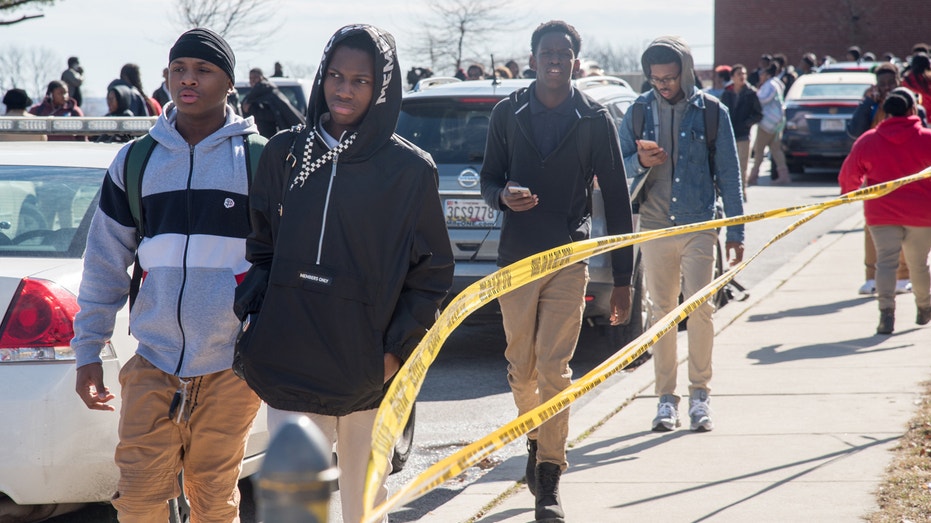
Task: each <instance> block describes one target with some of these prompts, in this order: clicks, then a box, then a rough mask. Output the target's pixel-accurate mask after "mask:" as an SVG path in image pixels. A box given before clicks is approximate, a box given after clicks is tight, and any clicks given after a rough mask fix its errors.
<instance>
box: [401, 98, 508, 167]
mask: <svg viewBox="0 0 931 523" xmlns="http://www.w3.org/2000/svg"><path fill="white" fill-rule="evenodd" d="M497 102H498V100H497V99H493V98H487V99H485V98H483V99H479V100H474V101H473V100H450V99H449V98H446V99H442V100H440V99H436V100H407V101H405V102H404V104H403V105H402V106H401V115H400V117H399V118H398V127H397V133H398V134H400V135H401V136H403V137H404V138H407V139H408V140H410V141H412V142H414V144H416V145H417V146H418V147H420V148H421V149H423V150H425V151H427V152H428V153H430V154H431V155H432V156H433V161H435V162H436V163H440V164H452V163H475V162H481V161H482V159H483V158H484V156H485V137H486V136H487V134H488V122H489V120H490V117H491V110H492V109H493V108H494V106H495V104H496V103H497Z"/></svg>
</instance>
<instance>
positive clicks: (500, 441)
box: [363, 167, 931, 522]
mask: <svg viewBox="0 0 931 523" xmlns="http://www.w3.org/2000/svg"><path fill="white" fill-rule="evenodd" d="M929 178H931V167H929V168H928V169H925V170H924V171H922V172H920V173H917V174H914V175H911V176H908V177H904V178H900V179H898V180H894V181H891V182H886V183H882V184H878V185H874V186H870V187H866V188H864V189H860V190H857V191H852V192H850V193H847V194H844V195H842V196H840V197H838V198H835V199H832V200H828V201H826V202H821V203H816V204H810V205H800V206H795V207H785V208H781V209H773V210H769V211H764V212H760V213H755V214H748V215H743V216H735V217H732V218H723V219H719V220H710V221H707V222H700V223H695V224H690V225H682V226H678V227H670V228H667V229H659V230H653V231H646V232H640V233H634V234H624V235H617V236H605V237H601V238H593V239H590V240H584V241H579V242H574V243H571V244H568V245H564V246H561V247H557V248H554V249H550V250H548V251H544V252H542V253H539V254H536V255H533V256H530V257H528V258H525V259H523V260H520V261H518V262H515V263H513V264H511V265H508V266H507V267H503V268H501V269H499V270H498V271H495V272H494V273H492V274H489V275H488V276H486V277H484V278H482V279H481V280H479V281H477V282H475V283H473V284H472V285H470V286H469V287H467V288H466V289H465V290H463V291H462V292H461V293H460V294H459V295H458V296H457V297H456V298H455V299H453V300H452V301H451V302H450V304H449V305H448V306H447V307H446V309H445V310H444V311H443V313H442V314H441V315H440V317H439V318H438V319H437V321H436V323H435V324H434V326H433V327H432V328H431V329H430V330H429V331H428V332H427V334H426V336H425V337H424V339H423V340H422V341H421V342H420V344H418V345H417V347H416V348H415V349H414V351H413V352H412V353H411V356H410V357H409V358H408V360H407V361H406V362H405V364H404V365H403V366H402V367H401V369H400V370H399V371H398V373H397V375H396V376H395V378H394V380H393V382H392V384H391V386H390V387H389V388H388V391H387V393H386V395H385V399H384V400H383V401H382V404H381V405H380V406H379V409H378V413H377V415H376V418H375V426H374V428H373V433H372V451H371V454H370V457H369V467H368V473H367V475H366V483H365V491H364V495H363V500H364V505H365V507H372V505H373V504H374V497H375V492H376V491H377V489H378V488H379V486H380V485H381V484H382V482H383V481H384V475H383V473H382V472H380V471H384V470H389V469H388V456H389V455H390V453H391V451H392V448H393V447H394V442H395V441H397V439H398V437H399V436H400V434H401V431H402V429H403V427H404V425H405V424H406V423H407V419H408V418H409V417H410V412H411V408H412V406H413V403H414V400H415V399H416V397H417V394H418V393H419V392H420V388H421V386H422V385H423V381H424V378H425V376H426V372H427V370H428V369H429V367H430V365H431V364H432V363H433V361H434V360H435V359H436V355H437V354H438V353H439V349H440V347H441V346H442V345H443V343H444V342H445V341H446V339H447V338H448V337H449V335H450V334H451V333H452V331H453V330H454V329H455V328H456V327H458V326H459V325H460V324H461V323H462V321H463V320H464V319H465V318H466V317H467V316H468V315H469V314H471V313H472V312H474V311H475V310H477V309H479V308H480V307H482V306H483V305H485V304H487V303H489V302H490V301H492V300H494V299H496V298H497V297H498V296H500V295H502V294H505V293H507V292H510V291H511V290H513V289H515V288H517V287H519V286H521V285H524V284H527V283H529V282H532V281H535V280H537V279H539V278H542V277H543V276H545V275H547V274H550V273H552V272H555V271H557V270H559V269H561V268H563V267H565V266H567V265H570V264H573V263H576V262H579V261H582V260H584V259H587V258H590V257H592V256H596V255H598V254H602V253H604V252H608V251H611V250H614V249H618V248H622V247H626V246H628V245H633V244H635V243H641V242H644V241H648V240H650V239H654V238H662V237H668V236H674V235H678V234H686V233H690V232H697V231H703V230H708V229H717V228H720V227H727V226H732V225H738V224H742V223H749V222H753V221H759V220H764V219H772V218H783V217H788V216H798V215H803V214H808V216H805V217H804V218H802V219H800V220H798V221H797V222H795V223H793V224H792V225H791V226H789V227H788V228H786V229H785V230H784V231H782V232H781V233H779V234H778V235H776V236H774V237H773V238H772V239H770V240H769V241H768V242H767V243H766V245H764V246H763V247H762V248H761V249H760V250H759V251H757V252H756V253H755V254H754V255H753V256H752V257H751V258H749V259H747V260H745V261H743V262H741V263H740V264H738V265H736V266H735V267H733V268H732V269H731V270H729V271H727V272H726V273H724V274H723V275H721V276H720V277H718V278H716V279H715V280H714V281H712V282H711V283H710V284H709V285H708V286H706V287H705V288H704V289H702V290H701V291H699V292H698V293H696V297H694V298H692V299H690V300H689V301H687V302H686V303H683V304H682V305H680V306H679V307H677V308H676V309H674V310H673V311H672V312H670V313H669V314H667V315H666V316H664V317H663V318H662V319H661V320H660V321H659V322H658V323H657V324H656V325H654V326H653V327H651V328H650V329H649V330H647V331H646V332H644V333H643V334H642V335H641V336H639V337H638V338H637V339H636V340H634V341H633V342H631V343H630V344H628V345H627V346H626V347H624V348H622V349H620V350H619V351H618V352H617V353H616V354H615V355H614V356H612V357H611V358H609V359H608V360H606V361H605V362H604V363H602V364H601V365H599V366H598V367H596V368H595V369H593V370H592V371H591V372H589V373H588V374H586V375H585V376H583V377H582V378H579V379H578V380H577V381H576V382H574V383H573V384H572V385H570V386H569V387H568V388H566V389H565V390H564V391H563V392H562V393H561V394H559V395H557V396H554V397H553V398H552V399H550V400H549V401H547V402H546V403H544V404H542V405H540V406H539V407H537V408H536V409H534V410H533V411H530V412H528V413H526V414H524V415H523V416H520V417H519V418H517V419H515V420H514V421H512V422H511V423H509V424H507V425H505V426H504V427H502V428H501V429H499V430H497V431H495V432H494V433H492V434H489V435H487V436H485V437H484V438H482V439H480V440H478V441H476V442H474V443H472V444H471V445H468V446H467V447H465V448H463V449H461V450H460V451H459V452H457V453H455V454H453V455H452V456H449V457H448V458H446V459H444V460H441V461H440V462H438V463H436V464H434V465H433V466H432V467H430V468H429V469H428V470H427V471H425V472H424V473H422V474H421V475H420V476H418V477H417V478H415V479H414V480H412V481H411V482H410V483H409V484H408V485H406V486H405V487H404V488H402V489H401V490H400V491H399V492H398V493H396V494H395V495H394V496H392V497H391V498H390V499H389V500H388V501H386V502H385V503H384V504H382V505H380V506H379V507H377V508H373V509H370V510H368V509H367V512H366V513H365V515H364V516H363V521H364V522H370V521H377V520H380V518H382V517H383V516H384V515H385V514H387V513H388V511H390V510H391V509H392V508H394V507H396V506H398V505H400V504H403V503H406V502H408V501H411V500H413V499H416V498H418V497H420V496H422V495H423V494H426V493H427V492H429V491H430V490H432V489H434V488H436V487H437V486H438V485H440V484H442V483H443V482H445V481H446V480H448V479H450V478H452V477H455V476H456V475H458V474H460V473H461V472H462V471H463V470H465V469H466V468H468V467H470V466H472V465H473V464H475V463H477V462H478V461H480V460H481V459H483V458H484V457H486V456H488V455H489V454H491V453H492V452H494V451H496V450H498V449H500V448H501V447H503V446H504V445H506V444H508V443H509V442H511V441H513V440H514V439H516V438H517V437H519V436H521V435H523V434H525V433H527V432H528V431H530V430H532V429H533V428H535V427H537V426H539V425H540V424H542V423H543V422H544V421H546V420H547V419H549V418H550V417H552V416H553V415H555V414H556V413H558V412H560V411H561V410H563V409H565V408H566V407H567V406H568V405H569V404H570V403H572V402H573V401H575V399H577V398H578V397H581V396H582V395H584V394H585V393H587V392H589V391H590V390H592V389H593V388H595V387H596V386H597V385H599V384H601V383H602V382H604V380H605V379H607V378H608V377H610V376H611V375H613V374H615V373H617V372H618V371H620V370H621V369H623V368H624V367H625V366H627V365H628V364H630V362H632V361H634V360H635V359H636V358H637V357H638V356H640V355H641V354H642V353H643V352H644V351H646V350H647V349H648V348H649V347H650V346H652V345H653V344H654V343H655V342H656V340H658V339H659V338H660V337H662V336H663V335H664V334H665V333H666V332H668V331H670V330H672V329H673V328H674V327H675V326H676V325H677V324H678V323H679V322H681V321H682V320H683V319H685V318H686V317H687V316H688V315H689V314H691V312H693V311H694V310H695V309H696V308H697V307H698V306H699V305H701V304H702V303H704V302H705V301H707V300H708V299H709V298H710V297H711V296H713V295H714V294H715V293H716V292H718V291H719V290H720V289H722V288H723V287H724V286H725V285H726V284H727V283H728V282H729V281H730V280H731V279H733V278H734V277H735V276H736V275H737V273H738V272H740V271H741V270H743V268H744V267H746V265H747V264H748V263H749V262H750V261H752V260H753V259H755V258H756V257H757V256H759V254H760V253H761V252H763V250H765V249H766V248H768V247H769V246H770V245H772V244H773V243H774V242H775V241H778V240H779V239H782V238H783V237H785V236H786V235H787V234H789V233H790V232H791V231H793V230H794V229H795V228H797V227H798V226H800V225H801V224H803V223H805V222H807V221H809V220H811V219H813V218H814V217H815V216H817V215H819V214H821V213H822V212H823V211H825V210H827V209H830V208H833V207H836V206H839V205H843V204H847V203H851V202H854V201H862V200H869V199H873V198H878V197H880V196H883V195H885V194H888V193H889V192H891V191H893V190H895V189H898V188H899V187H902V186H903V185H907V184H909V183H912V182H915V181H918V180H924V179H929Z"/></svg>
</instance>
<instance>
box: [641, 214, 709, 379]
mask: <svg viewBox="0 0 931 523" xmlns="http://www.w3.org/2000/svg"><path fill="white" fill-rule="evenodd" d="M717 240H718V233H717V231H699V232H694V233H689V234H680V235H677V236H669V237H666V238H657V239H654V240H650V241H648V242H646V243H643V244H642V245H641V247H640V252H641V256H642V263H643V267H644V269H645V276H646V286H647V290H648V291H649V292H650V299H651V300H652V301H653V317H654V318H657V319H658V318H662V317H663V316H665V315H666V314H667V313H669V311H671V310H672V309H674V308H676V306H678V304H679V293H680V292H681V293H682V294H683V295H684V296H685V298H686V299H688V297H690V296H692V295H693V294H695V293H696V292H698V291H699V290H701V288H702V287H704V286H705V285H708V283H710V282H711V280H712V278H713V276H714V262H715V250H714V246H715V243H717ZM712 312H714V307H713V305H712V304H711V301H706V302H705V303H703V304H702V305H701V306H699V307H698V309H696V310H695V311H694V312H692V313H691V314H690V315H689V322H688V330H687V332H688V341H689V383H690V385H689V395H690V396H691V395H692V393H693V392H695V391H696V390H699V389H703V390H705V391H708V392H710V391H711V389H710V387H709V386H708V384H709V382H710V381H711V349H712V346H713V344H714V324H713V323H712V320H711V314H712ZM678 366H679V360H678V356H677V354H676V331H675V329H674V330H672V331H670V332H668V333H666V335H665V336H663V337H662V338H660V339H659V341H657V342H656V344H655V345H653V367H654V371H655V373H656V386H655V390H656V394H657V395H658V396H661V395H663V394H672V395H675V391H676V380H677V370H678Z"/></svg>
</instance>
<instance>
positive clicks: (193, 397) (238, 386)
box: [113, 355, 261, 523]
mask: <svg viewBox="0 0 931 523" xmlns="http://www.w3.org/2000/svg"><path fill="white" fill-rule="evenodd" d="M120 386H121V387H122V407H121V408H120V424H119V435H120V442H119V444H118V445H117V447H116V454H115V460H116V465H117V466H118V467H119V469H120V480H119V486H118V490H117V493H116V494H115V495H114V497H113V506H114V507H115V508H116V510H117V512H118V516H119V520H120V522H121V523H165V522H166V521H168V500H169V499H173V498H175V497H177V496H178V495H179V494H180V493H181V489H180V488H179V486H178V473H179V472H181V470H182V469H184V490H185V494H186V495H187V498H188V502H189V503H190V505H191V521H195V522H197V523H207V522H217V523H221V522H222V523H228V522H238V521H239V489H238V488H237V486H236V483H237V481H238V479H239V473H240V471H241V469H242V458H243V454H244V453H245V444H246V439H247V438H248V436H249V431H250V429H251V428H252V422H253V420H254V419H255V414H256V412H257V411H258V410H259V406H260V404H261V401H260V400H259V398H258V396H256V395H255V393H254V392H252V390H251V389H250V388H249V387H248V386H247V385H246V382H244V381H242V380H240V379H239V378H237V377H236V376H235V375H234V374H233V372H232V371H230V370H225V371H222V372H217V373H215V374H209V375H207V376H200V377H197V378H191V382H190V384H189V386H188V398H187V402H186V404H185V407H186V408H185V412H184V413H183V414H184V415H183V416H182V419H181V420H180V422H179V421H178V420H177V413H176V414H175V418H172V419H169V417H168V409H169V406H170V404H171V400H172V397H173V396H174V394H175V391H176V390H178V386H179V381H178V378H177V377H176V376H173V375H171V374H167V373H165V372H162V371H161V370H159V369H157V368H155V367H154V366H153V365H152V364H151V363H149V362H148V361H147V360H146V359H144V358H142V357H141V356H138V355H136V356H133V357H132V358H131V359H130V360H129V361H128V362H126V365H124V366H123V368H122V369H121V370H120ZM185 417H187V419H186V420H185V419H184V418H185Z"/></svg>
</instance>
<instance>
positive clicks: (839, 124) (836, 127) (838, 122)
mask: <svg viewBox="0 0 931 523" xmlns="http://www.w3.org/2000/svg"><path fill="white" fill-rule="evenodd" d="M846 127H847V120H846V119H843V118H837V119H831V120H821V131H823V132H844V131H845V130H846V129H845V128H846Z"/></svg>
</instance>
